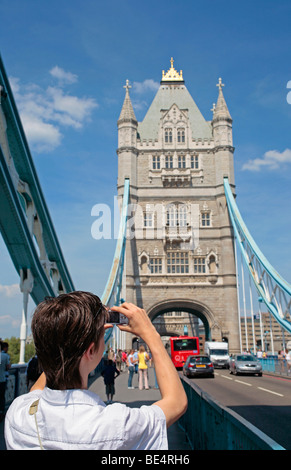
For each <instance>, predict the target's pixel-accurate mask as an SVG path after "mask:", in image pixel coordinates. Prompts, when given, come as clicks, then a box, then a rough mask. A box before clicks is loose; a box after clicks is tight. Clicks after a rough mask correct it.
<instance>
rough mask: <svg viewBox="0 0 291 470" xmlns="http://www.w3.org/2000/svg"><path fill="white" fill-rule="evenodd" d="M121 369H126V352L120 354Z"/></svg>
mask: <svg viewBox="0 0 291 470" xmlns="http://www.w3.org/2000/svg"><path fill="white" fill-rule="evenodd" d="M121 361H122V362H121V369H126V365H127V353H126V351H122V353H121Z"/></svg>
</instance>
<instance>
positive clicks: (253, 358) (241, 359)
mask: <svg viewBox="0 0 291 470" xmlns="http://www.w3.org/2000/svg"><path fill="white" fill-rule="evenodd" d="M236 360H237V361H242V362H245V361H248V362H252V361H256V358H255V357H254V356H247V355H242V356H236Z"/></svg>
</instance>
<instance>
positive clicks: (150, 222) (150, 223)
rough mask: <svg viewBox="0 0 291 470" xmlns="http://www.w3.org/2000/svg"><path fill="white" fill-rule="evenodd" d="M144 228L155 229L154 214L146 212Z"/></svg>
mask: <svg viewBox="0 0 291 470" xmlns="http://www.w3.org/2000/svg"><path fill="white" fill-rule="evenodd" d="M143 225H144V227H153V214H152V212H145V213H144V215H143Z"/></svg>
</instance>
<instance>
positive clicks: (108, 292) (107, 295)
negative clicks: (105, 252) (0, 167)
mask: <svg viewBox="0 0 291 470" xmlns="http://www.w3.org/2000/svg"><path fill="white" fill-rule="evenodd" d="M129 189H130V183H129V179H128V178H126V179H125V180H124V192H123V202H122V210H121V217H120V224H119V232H118V240H117V243H116V248H115V253H114V258H113V262H112V266H111V270H110V274H109V277H108V281H107V284H106V286H105V289H104V292H103V294H102V297H101V299H102V303H103V304H104V305H107V306H112V305H119V303H120V295H121V283H122V275H123V270H124V258H125V246H126V228H127V215H128V214H127V213H128V203H129ZM112 330H113V328H110V329H108V330H106V334H105V342H107V341H108V340H109V338H110V336H111V334H112Z"/></svg>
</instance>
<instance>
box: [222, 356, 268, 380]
mask: <svg viewBox="0 0 291 470" xmlns="http://www.w3.org/2000/svg"><path fill="white" fill-rule="evenodd" d="M229 371H230V373H231V374H235V375H238V374H258V375H259V376H260V377H261V376H262V365H261V363H260V361H259V360H258V359H257V358H256V357H255V356H252V355H251V354H236V355H235V356H234V357H232V358H231V359H230V363H229Z"/></svg>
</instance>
